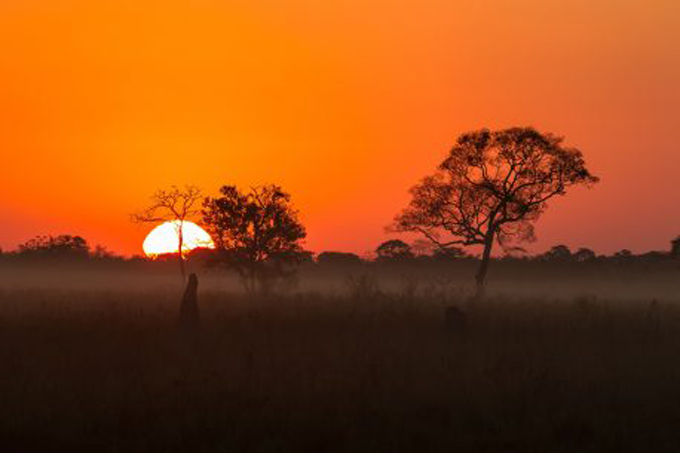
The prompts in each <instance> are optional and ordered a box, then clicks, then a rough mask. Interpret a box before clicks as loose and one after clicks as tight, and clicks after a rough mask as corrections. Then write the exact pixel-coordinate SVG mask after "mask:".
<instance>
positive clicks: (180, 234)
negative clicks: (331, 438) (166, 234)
mask: <svg viewBox="0 0 680 453" xmlns="http://www.w3.org/2000/svg"><path fill="white" fill-rule="evenodd" d="M183 227H184V223H183V222H180V224H179V229H178V231H177V238H178V240H179V244H178V248H177V259H179V270H180V272H181V273H182V281H183V282H186V281H187V270H186V266H185V263H184V254H183V253H182V248H184V228H183Z"/></svg>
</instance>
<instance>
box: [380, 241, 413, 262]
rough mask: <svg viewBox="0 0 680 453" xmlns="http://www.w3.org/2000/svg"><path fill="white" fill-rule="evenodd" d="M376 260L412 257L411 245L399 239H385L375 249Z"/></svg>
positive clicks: (396, 259) (395, 259)
mask: <svg viewBox="0 0 680 453" xmlns="http://www.w3.org/2000/svg"><path fill="white" fill-rule="evenodd" d="M375 253H376V255H377V256H378V261H398V260H406V259H410V258H413V252H412V251H411V246H410V245H408V244H407V243H406V242H404V241H401V240H399V239H391V240H389V241H385V242H383V243H382V244H380V245H379V246H378V248H376V249H375Z"/></svg>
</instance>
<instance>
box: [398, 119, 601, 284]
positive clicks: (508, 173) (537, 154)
mask: <svg viewBox="0 0 680 453" xmlns="http://www.w3.org/2000/svg"><path fill="white" fill-rule="evenodd" d="M597 181H598V178H597V177H596V176H593V175H592V174H591V173H590V171H589V170H588V169H587V168H586V164H585V161H584V158H583V154H582V153H581V151H579V150H578V149H576V148H572V147H567V146H565V145H564V144H563V139H562V138H561V137H557V136H555V135H552V134H543V133H540V132H538V131H537V130H535V129H533V128H530V127H515V128H510V129H504V130H499V131H490V130H488V129H482V130H479V131H475V132H469V133H466V134H463V135H461V136H460V137H459V138H458V140H457V142H456V144H455V145H454V146H453V148H452V149H451V151H450V152H449V154H448V156H447V157H446V158H445V159H444V161H443V162H442V163H441V164H440V165H439V167H438V168H437V170H436V172H435V173H434V174H432V175H430V176H427V177H425V178H424V179H423V180H422V181H421V182H420V183H419V184H417V185H416V186H415V187H413V188H412V189H411V195H412V199H411V202H410V204H409V205H408V206H407V207H406V208H405V209H404V210H403V211H402V212H401V213H400V214H398V215H397V216H396V218H395V221H394V229H395V230H396V231H401V232H418V233H421V234H423V235H424V236H425V237H427V238H428V239H429V240H430V241H432V242H433V243H435V244H436V245H437V246H439V247H441V248H447V247H451V246H456V245H462V246H473V245H482V246H483V247H484V251H483V255H482V264H481V266H480V270H479V272H478V274H477V285H478V294H481V292H482V291H483V287H484V283H485V278H486V270H487V267H488V262H489V258H490V255H491V249H492V247H493V244H494V242H498V243H500V245H501V246H504V247H505V246H507V245H508V244H509V243H511V242H513V241H515V242H518V241H527V240H532V239H533V238H534V227H533V222H535V221H536V220H537V219H538V218H539V216H540V215H541V214H542V213H543V212H544V211H545V209H546V206H547V202H548V200H550V199H551V198H553V197H555V196H561V195H564V194H565V193H566V192H567V189H568V188H569V187H571V186H574V185H578V184H584V185H591V184H594V183H596V182H597Z"/></svg>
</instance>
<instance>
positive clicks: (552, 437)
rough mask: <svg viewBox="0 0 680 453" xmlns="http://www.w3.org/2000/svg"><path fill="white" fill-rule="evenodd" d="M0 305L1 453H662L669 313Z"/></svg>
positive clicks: (301, 299) (403, 302)
mask: <svg viewBox="0 0 680 453" xmlns="http://www.w3.org/2000/svg"><path fill="white" fill-rule="evenodd" d="M177 304H178V301H177V300H176V298H175V297H170V296H168V295H164V294H162V293H158V294H151V293H137V294H132V293H131V294H126V293H124V292H119V293H94V292H89V293H85V292H83V293H70V294H69V293H47V292H30V291H29V292H26V291H24V292H20V291H13V292H5V293H0V366H1V373H0V451H3V452H8V453H9V452H40V451H60V452H61V451H63V452H80V451H87V452H98V453H105V452H130V453H134V452H191V453H200V452H263V453H264V452H310V453H311V452H314V453H322V452H439V451H441V452H444V451H446V452H489V453H491V452H494V453H502V452H543V453H545V452H617V453H621V452H676V451H679V449H680V312H678V311H677V310H676V309H675V308H674V307H673V306H670V305H663V304H661V305H658V304H650V303H649V301H641V302H640V303H637V304H635V303H629V304H626V305H625V306H622V304H617V303H616V302H615V301H597V300H588V299H582V300H578V301H573V302H569V303H561V302H549V301H541V300H534V301H527V300H524V301H522V300H494V301H491V302H489V303H487V304H485V305H483V306H477V307H473V308H469V309H468V316H469V319H468V324H469V327H468V330H467V332H458V333H447V332H445V331H444V323H443V319H442V313H443V302H441V301H437V300H432V299H430V300H419V299H417V298H413V297H408V298H406V297H398V296H394V297H368V296H366V297H355V298H345V299H341V298H332V297H321V296H298V297H294V298H285V299H284V298H282V299H276V298H273V299H271V300H252V301H248V300H242V299H238V298H235V297H233V296H232V297H230V296H226V295H219V294H208V295H205V294H204V295H203V297H202V300H201V304H202V309H203V328H202V331H201V332H200V335H199V337H198V338H193V339H192V338H186V337H184V338H183V337H181V336H180V335H179V334H178V332H176V330H175V328H174V327H175V325H174V324H175V315H176V308H177Z"/></svg>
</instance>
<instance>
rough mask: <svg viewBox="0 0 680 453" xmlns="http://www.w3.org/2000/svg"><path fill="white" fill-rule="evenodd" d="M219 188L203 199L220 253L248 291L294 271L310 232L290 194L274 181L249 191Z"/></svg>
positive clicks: (262, 288) (259, 289) (265, 286)
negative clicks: (216, 194) (211, 195)
mask: <svg viewBox="0 0 680 453" xmlns="http://www.w3.org/2000/svg"><path fill="white" fill-rule="evenodd" d="M220 193H221V196H220V197H217V198H206V200H205V202H204V204H203V222H204V223H205V225H206V228H207V229H208V231H209V232H210V234H211V235H212V238H213V240H214V241H215V245H216V251H215V256H216V259H217V260H218V262H219V263H221V264H223V265H225V266H227V267H229V268H232V269H234V270H235V271H236V272H237V273H238V274H239V276H240V277H241V279H242V281H243V285H244V287H245V289H246V291H247V292H249V293H254V292H267V291H268V290H269V289H270V283H271V282H272V281H273V280H275V279H277V278H280V277H283V276H285V275H290V273H291V272H292V271H291V269H290V267H289V265H291V264H296V263H300V262H301V261H303V260H304V259H305V258H306V252H304V250H303V248H302V240H303V239H304V238H305V237H306V236H307V232H306V231H305V228H304V226H303V225H302V224H301V223H300V221H299V220H298V213H297V211H296V210H295V209H294V208H293V206H292V205H291V201H290V195H289V194H287V193H286V192H284V191H283V190H282V189H281V188H280V187H279V186H276V185H267V186H258V187H253V188H251V189H250V190H249V191H246V192H242V191H240V190H239V189H238V188H236V186H223V187H222V188H221V189H220Z"/></svg>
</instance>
